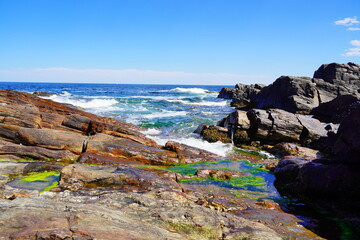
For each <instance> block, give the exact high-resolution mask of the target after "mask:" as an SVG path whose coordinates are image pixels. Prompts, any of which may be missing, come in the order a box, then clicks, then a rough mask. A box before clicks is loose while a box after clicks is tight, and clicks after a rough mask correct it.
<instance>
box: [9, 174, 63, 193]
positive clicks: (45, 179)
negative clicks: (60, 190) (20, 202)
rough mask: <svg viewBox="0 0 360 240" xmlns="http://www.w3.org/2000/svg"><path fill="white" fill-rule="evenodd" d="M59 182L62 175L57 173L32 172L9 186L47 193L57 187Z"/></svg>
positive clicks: (16, 179)
mask: <svg viewBox="0 0 360 240" xmlns="http://www.w3.org/2000/svg"><path fill="white" fill-rule="evenodd" d="M59 180H60V173H59V172H56V171H45V172H32V173H29V174H28V175H26V176H22V177H17V178H15V179H14V180H13V181H11V182H9V183H8V184H9V185H10V186H11V187H15V188H22V189H28V190H38V191H39V192H45V191H50V190H51V189H53V188H55V187H57V186H58V183H59Z"/></svg>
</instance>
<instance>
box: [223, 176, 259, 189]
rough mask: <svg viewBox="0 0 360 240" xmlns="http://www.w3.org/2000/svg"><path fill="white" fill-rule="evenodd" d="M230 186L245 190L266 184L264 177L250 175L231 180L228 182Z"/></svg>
mask: <svg viewBox="0 0 360 240" xmlns="http://www.w3.org/2000/svg"><path fill="white" fill-rule="evenodd" d="M216 181H219V180H216ZM228 184H229V185H231V186H233V187H236V188H243V187H246V186H264V185H265V184H266V183H265V180H264V178H262V177H256V176H252V175H249V176H243V177H234V178H231V179H230V180H228Z"/></svg>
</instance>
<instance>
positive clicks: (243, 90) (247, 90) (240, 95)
mask: <svg viewBox="0 0 360 240" xmlns="http://www.w3.org/2000/svg"><path fill="white" fill-rule="evenodd" d="M264 87H265V85H263V84H251V85H245V84H241V83H238V84H236V85H235V89H234V88H222V89H221V91H220V92H219V95H218V98H225V99H232V102H231V106H233V107H238V108H249V107H251V99H252V98H253V97H254V96H255V95H256V94H258V93H259V92H260V90H261V89H263V88H264Z"/></svg>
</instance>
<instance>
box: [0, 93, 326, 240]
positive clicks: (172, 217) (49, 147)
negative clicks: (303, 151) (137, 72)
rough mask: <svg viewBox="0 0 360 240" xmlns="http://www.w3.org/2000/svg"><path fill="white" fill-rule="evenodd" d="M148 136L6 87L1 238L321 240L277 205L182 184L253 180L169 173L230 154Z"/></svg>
mask: <svg viewBox="0 0 360 240" xmlns="http://www.w3.org/2000/svg"><path fill="white" fill-rule="evenodd" d="M141 130H143V129H141V128H139V127H137V126H134V125H131V124H127V123H124V122H121V121H118V120H115V119H111V118H106V117H99V116H96V115H93V114H90V113H87V112H84V111H82V110H80V109H78V108H74V107H72V106H69V105H63V104H60V103H56V102H53V101H51V100H46V99H42V98H39V97H37V96H35V95H32V94H28V93H22V92H16V91H10V90H0V159H1V161H0V209H1V212H2V214H1V215H0V229H1V231H0V239H239V238H240V239H242V238H247V239H283V238H284V237H292V238H296V237H300V236H301V237H302V238H303V239H321V238H320V237H318V236H317V235H316V234H314V233H312V232H311V231H309V230H307V229H306V228H304V227H303V226H301V225H298V224H297V222H298V221H299V219H298V218H297V217H295V216H293V215H291V214H287V213H285V212H283V211H281V209H280V207H279V205H278V204H277V203H276V202H274V201H272V200H270V199H268V200H266V199H259V198H251V197H240V196H234V195H231V194H230V195H226V196H224V195H221V194H218V193H217V192H214V191H213V190H212V191H209V190H206V189H204V188H203V187H202V186H196V185H186V184H182V183H181V182H182V181H186V180H187V179H206V178H212V179H219V181H220V180H224V181H227V180H229V179H241V177H244V175H243V174H241V173H238V172H234V171H231V170H214V169H206V168H202V169H199V170H197V171H196V172H194V173H189V174H185V173H183V172H176V171H169V170H168V167H169V166H181V164H189V163H199V162H218V161H223V160H224V158H223V157H220V156H217V155H215V154H212V153H210V152H207V151H204V150H201V149H197V148H194V147H190V146H186V145H184V144H179V143H176V142H168V143H167V144H166V145H165V146H159V145H158V144H156V143H155V142H154V141H152V140H150V139H148V138H147V137H146V136H145V135H144V134H142V133H140V131H141ZM242 158H247V159H252V158H254V159H255V158H256V157H249V156H245V155H241V154H240V155H239V154H238V155H237V156H234V159H242ZM228 159H229V158H228ZM179 164H180V165H179ZM245 179H247V178H245ZM245 192H246V191H245ZM245 192H244V193H245ZM237 194H239V193H237Z"/></svg>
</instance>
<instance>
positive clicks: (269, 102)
mask: <svg viewBox="0 0 360 240" xmlns="http://www.w3.org/2000/svg"><path fill="white" fill-rule="evenodd" d="M253 101H254V102H255V103H256V107H257V108H265V109H267V108H279V109H283V110H285V111H288V112H292V113H295V112H297V113H308V112H310V110H311V109H312V108H314V107H317V106H318V105H319V104H320V102H319V96H318V92H317V90H316V84H315V83H313V82H312V79H311V78H308V77H290V76H282V77H280V78H278V79H276V80H275V82H274V83H272V84H270V85H269V86H267V87H265V88H263V89H262V91H261V92H259V93H258V94H257V95H256V96H255V97H254V98H253Z"/></svg>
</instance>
